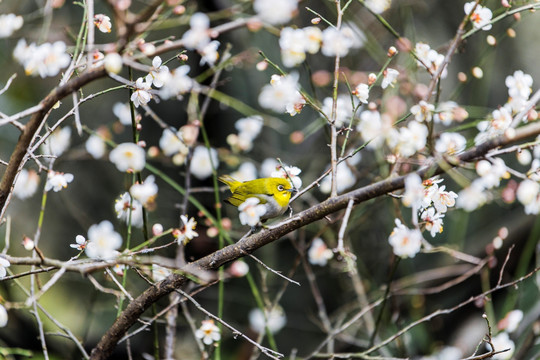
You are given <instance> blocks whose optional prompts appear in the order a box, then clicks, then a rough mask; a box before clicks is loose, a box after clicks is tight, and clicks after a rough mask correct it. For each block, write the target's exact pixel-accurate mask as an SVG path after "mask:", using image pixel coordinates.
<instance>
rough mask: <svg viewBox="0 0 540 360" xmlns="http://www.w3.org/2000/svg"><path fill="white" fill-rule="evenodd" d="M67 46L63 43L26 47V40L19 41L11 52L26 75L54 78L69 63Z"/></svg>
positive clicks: (33, 44) (32, 44)
mask: <svg viewBox="0 0 540 360" xmlns="http://www.w3.org/2000/svg"><path fill="white" fill-rule="evenodd" d="M66 50H67V46H66V44H65V43H64V42H63V41H56V42H54V43H43V44H41V45H36V44H35V43H31V44H30V45H28V44H27V43H26V40H24V39H21V40H19V42H18V43H17V46H16V47H15V50H13V57H14V58H15V60H17V62H18V63H19V64H21V65H22V66H23V67H24V72H25V73H26V75H31V76H37V75H39V76H41V77H42V78H45V77H48V76H56V75H58V73H59V72H60V70H62V69H63V68H65V67H67V66H68V65H69V63H70V62H71V57H70V56H69V54H68V53H67V52H66Z"/></svg>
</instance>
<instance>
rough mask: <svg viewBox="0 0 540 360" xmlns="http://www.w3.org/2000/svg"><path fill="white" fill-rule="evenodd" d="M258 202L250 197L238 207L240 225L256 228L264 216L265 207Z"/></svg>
mask: <svg viewBox="0 0 540 360" xmlns="http://www.w3.org/2000/svg"><path fill="white" fill-rule="evenodd" d="M260 202H261V201H260V200H259V199H258V198H256V197H250V198H247V199H246V201H244V202H243V203H242V204H240V206H238V211H240V214H239V217H240V223H241V224H242V225H249V226H256V225H257V224H258V223H259V222H260V221H261V216H263V215H264V214H266V206H265V205H263V204H260Z"/></svg>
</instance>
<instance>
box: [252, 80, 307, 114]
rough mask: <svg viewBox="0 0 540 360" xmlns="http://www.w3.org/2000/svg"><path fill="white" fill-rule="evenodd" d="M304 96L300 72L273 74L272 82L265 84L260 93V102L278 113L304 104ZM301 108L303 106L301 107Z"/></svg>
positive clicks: (264, 106)
mask: <svg viewBox="0 0 540 360" xmlns="http://www.w3.org/2000/svg"><path fill="white" fill-rule="evenodd" d="M304 103H305V100H304V98H303V97H302V95H301V94H300V92H299V85H298V74H297V73H291V74H289V75H285V76H280V75H272V79H271V81H270V84H267V85H265V86H263V88H262V90H261V93H260V94H259V104H260V105H261V106H262V107H263V108H265V109H269V110H273V111H275V112H277V113H284V112H285V111H290V110H291V109H295V108H296V107H297V106H299V105H300V106H303V104H304ZM300 109H301V107H300Z"/></svg>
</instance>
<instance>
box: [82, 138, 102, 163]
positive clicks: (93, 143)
mask: <svg viewBox="0 0 540 360" xmlns="http://www.w3.org/2000/svg"><path fill="white" fill-rule="evenodd" d="M84 147H85V149H86V151H87V152H88V153H89V154H90V155H92V157H93V158H94V159H100V158H102V157H103V155H105V151H107V145H106V144H105V141H103V139H102V138H101V137H100V136H99V135H94V134H92V135H90V137H89V138H88V140H86V142H85V143H84Z"/></svg>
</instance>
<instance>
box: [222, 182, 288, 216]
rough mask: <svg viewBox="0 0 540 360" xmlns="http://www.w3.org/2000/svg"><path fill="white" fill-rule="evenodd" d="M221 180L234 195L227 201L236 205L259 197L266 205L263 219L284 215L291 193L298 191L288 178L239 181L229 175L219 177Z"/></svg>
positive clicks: (261, 202) (260, 201)
mask: <svg viewBox="0 0 540 360" xmlns="http://www.w3.org/2000/svg"><path fill="white" fill-rule="evenodd" d="M219 181H221V182H222V183H224V184H227V186H229V189H230V190H231V193H232V196H231V197H229V198H228V199H226V200H225V201H226V202H228V203H229V204H231V205H234V206H236V207H238V206H240V205H241V204H242V203H244V202H245V201H246V199H248V198H251V197H252V198H257V199H259V203H260V204H262V205H264V206H265V209H266V212H265V213H264V215H262V216H261V220H263V221H264V220H267V219H271V218H274V217H276V216H280V215H282V214H283V213H284V212H285V211H286V210H287V208H288V207H289V201H290V200H291V195H292V193H293V192H295V191H296V189H294V188H293V187H292V186H291V183H290V182H289V181H288V180H287V179H283V178H262V179H255V180H250V181H244V182H242V181H238V180H236V179H234V178H232V177H231V176H229V175H223V176H220V177H219Z"/></svg>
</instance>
